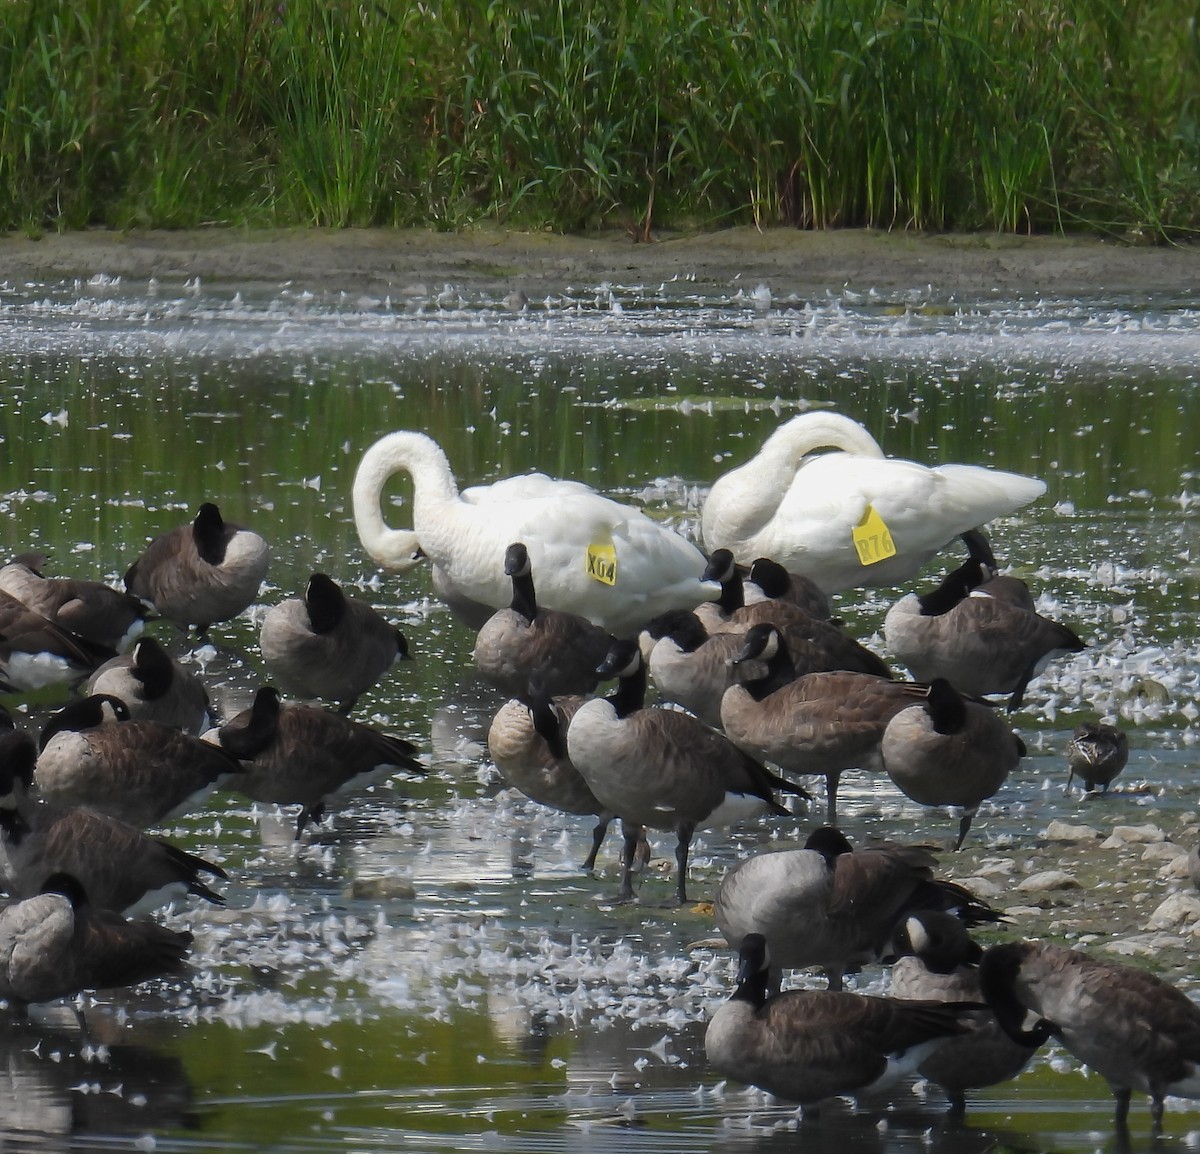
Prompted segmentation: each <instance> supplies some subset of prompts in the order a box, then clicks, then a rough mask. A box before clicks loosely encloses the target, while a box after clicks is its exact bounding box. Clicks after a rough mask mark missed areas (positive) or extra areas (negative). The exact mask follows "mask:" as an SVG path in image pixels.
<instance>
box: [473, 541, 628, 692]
mask: <svg viewBox="0 0 1200 1154" xmlns="http://www.w3.org/2000/svg"><path fill="white" fill-rule="evenodd" d="M504 573H505V575H506V576H507V577H509V578H511V580H512V603H511V604H510V605H509V607H508V608H506V609H497V610H496V612H495V613H494V614H492V616H491V617H490V618H488V620H487V621H486V622H485V623H484V625H483V627H482V628H481V629H480V630H479V633H478V634H477V635H476V637H475V647H474V649H473V650H472V652H471V658H472V660H473V661H474V662H475V668H476V669H478V670H479V672H480V673H482V674H483V676H484V677H485V678H486V679H487V680H488V681H489V682H491V684H493V685H495V686H496V687H497V688H498V689H500V690H501V691H502V692H504V693H507V694H510V695H512V696H516V697H520V696H522V695H524V694H527V693H528V692H529V691H530V687H531V686H532V685H534V684H536V685H538V686H540V687H541V688H542V689H543V690H544V691H545V692H546V693H548V694H550V696H552V697H558V696H562V695H575V694H588V693H591V692H592V691H593V690H594V689H595V688H596V686H597V685H598V684H599V683H600V675H599V674H598V673H597V672H596V667H597V666H598V665H599V664H600V663H601V662H602V661H603V660H604V656H605V654H606V653H607V652H608V647H609V644H610V643H611V641H612V638H611V637H610V636H609V635H608V633H606V632H605V631H604V630H603V629H601V628H600V627H599V626H598V625H593V624H592V623H591V622H590V621H589V620H588V619H587V618H586V617H580V616H579V615H578V614H577V613H563V612H561V611H559V610H555V609H545V608H542V607H540V606H539V605H538V602H537V596H536V594H535V592H534V581H533V566H532V565H531V564H530V561H529V550H528V549H527V548H526V547H525V546H524V545H523V544H522V543H520V542H516V543H514V544H512V545H509V546H508V548H507V549H506V550H505V552H504Z"/></svg>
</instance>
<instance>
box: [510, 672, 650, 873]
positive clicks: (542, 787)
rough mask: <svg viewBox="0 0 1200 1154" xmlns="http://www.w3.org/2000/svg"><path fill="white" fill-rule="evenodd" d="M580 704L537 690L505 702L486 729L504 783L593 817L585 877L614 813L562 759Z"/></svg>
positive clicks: (560, 808) (578, 700)
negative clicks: (569, 730)
mask: <svg viewBox="0 0 1200 1154" xmlns="http://www.w3.org/2000/svg"><path fill="white" fill-rule="evenodd" d="M585 700H586V698H584V697H581V696H579V695H567V696H560V697H556V698H554V699H553V700H552V699H551V698H550V696H549V695H548V694H547V693H545V691H541V692H535V693H532V694H530V696H529V697H528V698H527V699H525V700H518V699H516V698H513V699H512V700H511V701H506V702H505V703H504V704H503V705H502V706H501V707H500V708H499V709H498V710H497V711H496V715H495V716H494V717H493V718H492V724H491V726H490V727H489V728H488V752H489V753H490V754H491V756H492V760H493V761H494V762H495V763H496V768H497V769H498V770H499V771H500V774H501V776H502V777H503V778H504V780H505V781H506V782H508V784H509V785H511V786H513V787H514V788H515V789H518V790H520V791H521V793H523V794H524V795H525V796H526V797H528V798H529V799H530V800H532V801H536V802H537V803H538V804H539V805H544V806H548V807H549V808H550V809H556V810H558V811H559V812H560V813H573V814H581V815H584V814H590V815H594V816H595V817H596V819H597V820H596V824H595V826H594V828H593V829H592V848H591V850H590V851H589V853H588V855H587V858H586V859H585V860H584V863H583V868H584V870H586V871H588V872H590V871H591V870H593V869H595V867H596V857H597V856H598V855H599V853H600V846H601V844H602V843H603V841H604V835H605V834H606V833H607V832H608V827H609V825H610V824H611V822H612V820H613V818H614V817H616V814H615V813H614V812H613V811H612V810H610V809H606V808H605V807H604V806H603V805H601V804H600V802H599V801H597V800H596V795H595V794H594V793H592V791H591V789H590V787H589V786H588V783H587V782H586V781H585V780H584V778H583V775H582V774H581V773H580V772H579V770H577V769H576V768H575V766H574V765H572V764H571V759H570V757H569V756H568V754H567V729H568V727H569V726H570V724H571V718H572V717H574V716H575V714H576V713H577V712H578V710H579V707H580V706H581V705H582V704H583V703H584V701H585ZM646 851H647V853H648V851H649V846H647V847H646ZM643 856H645V855H643Z"/></svg>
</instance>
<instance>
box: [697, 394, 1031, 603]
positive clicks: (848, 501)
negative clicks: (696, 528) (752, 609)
mask: <svg viewBox="0 0 1200 1154" xmlns="http://www.w3.org/2000/svg"><path fill="white" fill-rule="evenodd" d="M823 449H832V450H835V451H834V452H820V451H819V450H823ZM1045 491H1046V486H1045V484H1044V483H1043V482H1041V481H1038V480H1035V479H1034V478H1032V477H1023V476H1020V475H1018V474H1016V473H1004V472H1000V471H999V470H996V469H985V468H981V467H979V466H976V465H939V466H938V467H936V468H932V469H931V468H927V467H926V466H924V465H919V464H917V463H916V462H913V461H903V460H897V459H895V458H890V457H885V456H884V454H883V450H882V449H881V448H880V447H879V445H878V443H877V442H876V441H875V439H874V437H872V436H871V434H870V433H868V432H867V430H866V429H865V428H863V426H862V425H860V424H859V423H858V422H857V421H852V420H851V419H850V418H849V417H844V416H841V415H840V414H838V413H827V412H814V413H802V414H801V415H800V416H797V417H793V418H792V419H791V420H790V421H788V422H786V423H785V424H783V425H782V426H780V427H779V428H778V429H776V430H775V432H773V433H772V434H771V435H770V436H769V437H768V438H767V440H766V442H765V443H764V444H763V447H762V448H761V449H760V450H759V452H758V454H757V455H756V456H754V457H753V458H751V459H750V460H749V461H748V462H747V463H746V464H744V465H741V466H739V467H738V468H736V469H732V470H731V471H730V472H728V473H726V474H724V476H722V477H719V478H718V479H717V480H716V481H715V482H714V483H713V486H712V488H711V489H710V490H709V493H708V497H707V498H706V499H705V502H704V508H703V510H702V514H701V525H702V528H703V533H704V544H705V545H706V547H707V548H708V549H709V550H710V551H711V550H713V549H720V548H725V549H729V550H731V551H732V552H733V554H734V556H735V557H736V558H737V559H738V560H739V561H744V562H749V561H752V560H753V559H754V558H756V557H770V558H772V559H774V560H775V561H778V562H779V563H780V564H781V565H783V566H784V567H785V568H786V569H790V570H794V571H795V572H797V573H804V574H806V575H807V576H808V577H809V578H811V579H812V580H813V581H814V582H816V584H817V585H818V586H819V587H820V588H821V589H822V590H824V591H825V593H827V594H828V593H836V592H838V591H839V590H842V589H853V588H857V587H858V586H860V585H894V584H897V583H899V582H901V581H907V580H909V579H911V578H912V577H914V576H916V574H917V573H918V572H919V571H920V569H921V567H922V566H923V565H925V563H926V562H927V561H929V559H930V558H931V557H933V555H934V554H935V553H937V552H938V550H940V549H941V548H943V547H944V546H945V545H946V544H948V543H949V542H950V541H951V540H953V539H954V538H955V537H957V536H959V535H960V534H962V533H965V532H967V531H968V530H971V529H975V528H977V527H978V526H980V525H983V524H986V523H987V522H988V521H991V520H993V519H994V518H996V517H1000V516H1003V515H1004V514H1006V513H1011V512H1012V511H1013V510H1014V509H1019V508H1020V507H1021V506H1022V505H1027V504H1029V502H1030V501H1033V500H1035V499H1036V498H1038V497H1040V496H1041V495H1042V494H1043V493H1044V492H1045Z"/></svg>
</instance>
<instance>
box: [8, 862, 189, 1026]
mask: <svg viewBox="0 0 1200 1154" xmlns="http://www.w3.org/2000/svg"><path fill="white" fill-rule="evenodd" d="M191 945H192V935H191V934H190V933H186V932H179V931H176V930H170V929H167V928H166V927H165V926H160V925H158V924H157V923H155V922H152V921H148V920H137V921H126V920H125V919H124V918H123V917H121V915H120V914H117V913H114V912H113V911H111V910H105V909H102V908H98V907H96V906H95V905H93V904H92V902H90V901H89V900H88V896H87V893H86V891H85V890H84V888H83V886H82V885H81V884H80V882H79V880H78V879H77V878H73V877H71V876H70V875H68V874H55V875H54V876H53V877H51V878H49V879H48V880H47V881H46V884H45V885H44V886H43V887H42V891H41V893H39V894H38V895H37V896H35V897H31V898H24V899H21V900H19V901H13V902H9V903H7V904H6V905H4V906H3V907H0V997H4V998H9V999H11V1000H13V1001H15V1002H17V1003H20V1004H22V1005H27V1004H28V1003H30V1002H49V1001H52V1000H54V999H55V998H63V997H68V996H70V995H73V994H77V993H79V992H80V991H82V990H92V989H96V990H107V989H113V988H115V987H118V986H134V985H137V984H138V983H139V982H144V981H147V980H149V979H150V978H158V977H168V976H173V975H177V974H181V973H183V972H184V969H185V965H186V962H187V955H188V952H189V950H190V949H191Z"/></svg>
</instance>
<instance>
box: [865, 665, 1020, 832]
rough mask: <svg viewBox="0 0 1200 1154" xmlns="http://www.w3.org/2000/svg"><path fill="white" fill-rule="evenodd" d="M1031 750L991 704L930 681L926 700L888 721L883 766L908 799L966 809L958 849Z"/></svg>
mask: <svg viewBox="0 0 1200 1154" xmlns="http://www.w3.org/2000/svg"><path fill="white" fill-rule="evenodd" d="M1025 752H1026V750H1025V743H1024V742H1023V741H1022V740H1021V739H1020V738H1019V737H1018V736H1017V735H1016V734H1015V733H1013V731H1012V730H1011V729H1010V728H1009V726H1008V723H1007V722H1006V721H1005V720H1004V719H1003V718H1002V717H1000V716H999V715H998V714H997V713H996V711H995V710H994V709H992V707H991V706H989V705H983V704H981V703H980V702H977V701H967V700H965V699H964V698H963V696H962V694H960V693H959V692H958V690H956V689H955V688H954V686H953V685H951V684H950V682H948V681H944V680H942V679H941V678H937V679H935V680H934V681H932V682H930V685H929V690H928V696H927V697H926V698H925V700H924V701H922V702H919V703H915V704H913V705H910V706H908V707H907V708H905V709H902V710H901V711H900V712H899V713H897V714H896V715H895V716H894V717H893V718H892V719H891V721H889V722H888V724H887V728H886V729H885V730H884V731H883V738H882V740H881V741H880V745H879V756H880V758H881V759H882V760H883V768H884V769H885V770H886V771H887V775H888V777H890V778H891V779H892V783H893V784H894V785H895V786H896V787H897V789H899V790H900V792H901V793H903V794H904V796H905V797H907V798H910V799H911V800H913V801H915V802H917V803H918V804H920V805H949V806H961V807H962V810H963V814H962V819H961V821H960V822H959V826H958V840H957V841H956V842H955V843H954V848H955V849H956V850H958V849H961V848H962V843H963V842H964V841H965V840H966V837H967V832H968V831H969V830H970V828H971V822H972V820H973V819H974V817H975V815H976V813H978V812H979V806H980V804H981V803H982V802H984V801H986V800H987V799H988V798H989V797H991V796H992V795H993V794H994V793H995V792H996V791H997V790H998V789H999V788H1000V787H1001V786H1002V785H1003V784H1004V782H1005V781H1006V779H1007V778H1008V775H1009V774H1010V773H1012V771H1013V770H1014V769H1016V768H1017V765H1018V764H1019V763H1020V761H1021V758H1022V757H1024V756H1025Z"/></svg>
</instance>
